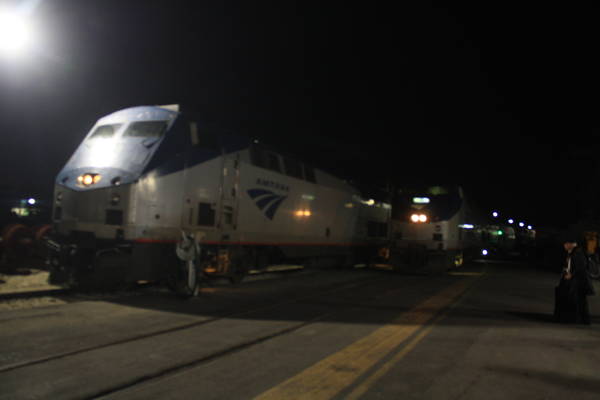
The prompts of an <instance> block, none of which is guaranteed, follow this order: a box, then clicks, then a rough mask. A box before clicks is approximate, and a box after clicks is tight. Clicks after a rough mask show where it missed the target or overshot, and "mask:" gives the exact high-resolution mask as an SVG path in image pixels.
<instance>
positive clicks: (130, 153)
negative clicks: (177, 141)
mask: <svg viewBox="0 0 600 400" xmlns="http://www.w3.org/2000/svg"><path fill="white" fill-rule="evenodd" d="M178 115H179V113H178V112H177V111H173V110H171V109H168V108H162V107H154V106H140V107H132V108H127V109H124V110H120V111H117V112H114V113H112V114H110V115H107V116H105V117H103V118H100V119H99V120H98V121H97V123H96V124H95V125H94V127H93V128H92V130H91V133H90V134H89V135H87V136H86V139H84V141H83V142H82V144H81V145H80V146H79V148H78V149H77V150H76V151H75V153H74V154H73V156H71V159H70V160H69V161H68V162H67V164H66V165H65V166H64V167H63V169H62V170H61V172H60V173H59V174H58V176H57V182H58V183H60V184H62V185H66V186H68V187H70V188H72V189H75V190H81V189H85V190H88V189H95V188H100V187H104V186H110V185H111V182H112V181H113V180H114V179H117V178H118V179H117V181H118V182H120V184H127V183H129V182H132V181H134V180H135V179H137V178H138V177H139V176H140V174H141V173H142V171H143V170H144V168H145V167H146V165H148V163H149V162H150V160H151V159H152V157H153V156H154V153H155V152H156V151H157V149H158V148H159V147H160V146H161V143H162V142H163V140H164V139H165V138H166V137H167V136H168V134H167V132H168V130H169V129H170V128H171V126H172V125H173V124H174V122H175V119H176V118H177V116H178ZM85 174H88V175H89V176H96V177H99V178H98V179H97V181H96V182H93V184H89V185H84V184H83V183H82V182H83V181H82V179H83V178H82V177H83V176H84V175H85Z"/></svg>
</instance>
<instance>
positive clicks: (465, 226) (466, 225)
mask: <svg viewBox="0 0 600 400" xmlns="http://www.w3.org/2000/svg"><path fill="white" fill-rule="evenodd" d="M458 227H459V228H463V229H473V228H474V227H475V226H474V225H473V224H461V225H459V226H458Z"/></svg>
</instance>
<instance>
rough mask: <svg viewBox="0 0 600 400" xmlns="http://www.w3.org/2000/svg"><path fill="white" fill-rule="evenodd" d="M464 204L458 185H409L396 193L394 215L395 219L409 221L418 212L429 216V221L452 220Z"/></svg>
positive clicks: (393, 207) (393, 206)
mask: <svg viewBox="0 0 600 400" xmlns="http://www.w3.org/2000/svg"><path fill="white" fill-rule="evenodd" d="M461 204H462V195H461V190H460V188H459V186H457V185H436V186H424V185H409V186H403V187H401V188H399V189H397V190H396V192H395V193H394V199H393V205H392V214H393V218H395V219H404V220H408V218H409V217H410V215H411V214H412V213H413V212H415V211H416V210H418V211H420V212H423V213H425V214H426V215H427V218H428V220H429V221H432V222H434V221H442V220H446V219H449V218H451V217H452V216H453V215H454V214H455V213H456V212H457V211H458V210H459V209H460V206H461Z"/></svg>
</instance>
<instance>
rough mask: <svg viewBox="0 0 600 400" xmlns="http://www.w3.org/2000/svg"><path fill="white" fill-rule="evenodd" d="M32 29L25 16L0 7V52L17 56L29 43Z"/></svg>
mask: <svg viewBox="0 0 600 400" xmlns="http://www.w3.org/2000/svg"><path fill="white" fill-rule="evenodd" d="M31 37H32V29H31V25H30V23H29V21H28V20H27V18H26V17H24V16H23V15H21V14H20V13H17V12H14V11H13V12H11V11H8V10H5V9H4V10H2V9H0V54H2V55H7V56H18V55H20V54H21V53H23V52H24V51H26V50H27V48H28V47H29V45H30V44H31Z"/></svg>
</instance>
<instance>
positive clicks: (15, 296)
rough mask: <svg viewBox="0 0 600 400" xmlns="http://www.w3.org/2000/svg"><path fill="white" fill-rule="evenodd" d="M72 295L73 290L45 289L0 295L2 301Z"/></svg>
mask: <svg viewBox="0 0 600 400" xmlns="http://www.w3.org/2000/svg"><path fill="white" fill-rule="evenodd" d="M69 293H71V289H44V290H28V291H18V292H7V293H0V301H10V300H22V299H33V298H38V297H46V296H59V295H66V294H69Z"/></svg>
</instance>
